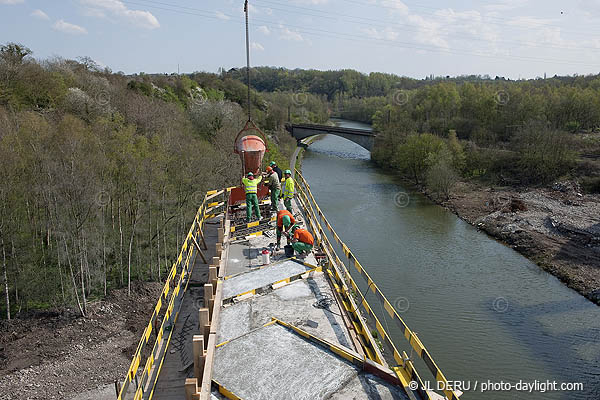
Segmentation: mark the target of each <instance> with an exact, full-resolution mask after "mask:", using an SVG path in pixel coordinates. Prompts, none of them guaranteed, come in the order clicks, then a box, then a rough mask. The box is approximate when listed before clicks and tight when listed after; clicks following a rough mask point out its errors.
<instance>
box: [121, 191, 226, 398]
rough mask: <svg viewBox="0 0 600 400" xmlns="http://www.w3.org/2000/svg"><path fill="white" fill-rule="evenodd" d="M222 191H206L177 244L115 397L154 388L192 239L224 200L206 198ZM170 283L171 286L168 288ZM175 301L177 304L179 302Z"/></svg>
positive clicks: (190, 255)
mask: <svg viewBox="0 0 600 400" xmlns="http://www.w3.org/2000/svg"><path fill="white" fill-rule="evenodd" d="M223 193H224V191H223V190H221V191H217V190H212V191H209V192H207V193H206V195H205V197H204V200H203V201H202V204H201V205H200V207H199V208H198V211H197V212H196V216H195V217H194V221H193V222H192V226H191V227H190V230H189V232H188V234H187V236H186V238H185V240H184V242H183V245H182V246H181V250H180V252H179V255H178V257H177V260H176V262H175V263H174V264H173V266H172V267H171V270H170V271H169V275H168V276H167V280H166V281H165V284H164V286H163V290H162V292H161V294H160V296H159V298H158V301H157V302H156V305H155V307H154V311H153V313H152V317H151V318H150V322H149V323H148V325H147V326H146V329H145V330H144V333H143V334H142V337H141V338H140V341H139V344H138V346H137V349H136V351H135V353H134V355H133V358H132V361H131V364H130V366H129V369H128V371H127V376H125V378H124V379H123V381H122V384H121V387H120V390H119V395H118V397H117V400H126V399H127V398H133V399H134V400H141V399H142V397H143V395H144V394H145V393H150V395H149V397H148V398H149V399H152V396H153V394H154V388H155V387H156V382H157V380H158V376H159V375H160V370H161V368H162V365H163V362H164V359H165V356H166V349H167V348H168V347H169V343H170V341H171V335H172V334H173V331H174V327H175V323H176V322H177V317H178V316H179V309H180V307H178V308H177V309H176V310H175V307H176V302H177V299H178V298H179V299H180V300H181V298H182V297H183V294H184V293H185V291H186V290H187V285H188V283H189V281H190V279H189V276H190V275H191V267H192V265H193V260H194V258H193V257H194V255H195V252H196V251H197V250H196V249H195V247H194V242H196V243H198V237H199V236H201V235H202V229H203V226H204V221H205V220H206V219H209V218H213V217H215V216H216V215H217V213H216V210H217V209H218V208H220V207H222V206H223V205H224V203H225V202H224V201H220V202H211V203H209V201H210V200H212V199H214V198H215V197H216V196H218V195H219V194H223ZM178 269H180V272H179V275H178V276H177V271H178ZM172 286H174V287H173V288H171V287H172ZM169 293H170V294H171V296H170V298H169V300H168V303H167V304H168V306H167V308H166V311H165V313H164V316H163V320H162V323H161V326H160V328H159V329H158V330H157V332H156V340H155V341H154V345H153V348H152V352H151V353H150V355H149V356H148V358H147V359H146V363H145V365H144V367H143V370H141V371H140V363H141V361H142V354H143V353H144V350H145V347H146V345H147V344H148V342H149V341H150V337H151V335H152V331H153V327H154V324H155V321H156V320H157V318H158V317H159V314H160V311H161V309H162V306H163V303H164V302H165V301H167V297H168V296H169ZM179 304H181V302H180V303H179ZM167 327H169V329H170V331H169V333H168V337H167V338H166V342H164V343H163V342H162V341H163V339H164V337H165V331H166V330H167ZM161 344H164V345H161ZM155 365H158V371H157V372H156V373H155V374H152V368H153V367H154V366H155ZM138 374H139V375H138ZM152 375H153V376H154V379H153V380H152V382H149V379H150V377H151V376H152ZM134 382H135V384H136V389H135V393H134V394H133V397H132V396H131V395H130V396H129V397H126V396H127V395H128V393H129V387H130V386H131V384H132V383H134Z"/></svg>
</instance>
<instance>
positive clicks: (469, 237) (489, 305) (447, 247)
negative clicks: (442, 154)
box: [302, 120, 600, 400]
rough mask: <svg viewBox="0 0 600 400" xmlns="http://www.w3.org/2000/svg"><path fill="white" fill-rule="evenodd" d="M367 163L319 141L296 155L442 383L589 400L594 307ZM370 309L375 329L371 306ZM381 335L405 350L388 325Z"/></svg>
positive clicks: (596, 379)
mask: <svg viewBox="0 0 600 400" xmlns="http://www.w3.org/2000/svg"><path fill="white" fill-rule="evenodd" d="M338 124H339V125H340V126H344V127H350V128H359V129H360V128H362V129H370V128H369V126H368V125H364V124H359V123H356V122H352V121H343V120H341V121H338ZM369 159H370V154H369V152H368V151H367V150H365V149H363V148H361V147H359V146H358V145H356V144H354V143H353V142H350V141H348V140H346V139H343V138H340V137H337V136H333V135H326V136H324V137H323V138H322V139H321V140H317V141H315V142H313V143H312V144H311V145H310V146H309V148H308V149H307V151H306V152H305V154H304V159H303V161H302V173H303V175H304V177H305V178H306V180H307V181H308V183H309V184H310V187H311V190H312V192H313V194H314V196H315V198H316V200H317V202H318V203H319V205H320V207H321V209H322V210H323V212H324V213H325V215H326V216H327V218H328V220H329V221H330V223H331V224H332V225H333V227H334V229H335V230H336V232H337V233H338V235H339V236H340V238H341V239H342V240H343V241H344V242H345V243H346V244H347V245H348V246H349V247H350V249H352V251H353V252H354V254H355V255H356V256H357V258H358V259H359V260H360V262H361V264H362V265H363V266H364V267H365V268H366V269H367V270H368V271H369V273H370V274H371V277H372V278H373V279H374V280H375V282H376V283H377V285H378V286H379V287H380V289H381V290H382V291H383V292H384V293H385V295H386V297H388V299H389V300H390V302H392V303H393V304H395V305H396V308H397V310H398V311H399V312H400V313H401V314H400V315H401V316H402V318H403V319H404V320H405V321H406V322H407V324H408V326H409V327H411V329H412V330H414V331H416V332H417V333H418V335H419V337H420V339H421V341H422V342H423V343H424V344H425V346H426V347H427V348H428V350H429V351H430V353H431V354H432V356H433V358H434V360H436V362H437V363H438V366H439V367H440V368H441V370H442V371H443V372H444V374H445V375H446V378H447V379H448V380H460V381H465V384H470V385H471V389H470V390H468V391H465V394H464V395H463V396H462V397H461V399H463V400H472V399H489V400H496V399H500V400H503V399H522V398H527V399H540V400H541V399H544V400H548V399H565V400H566V399H569V400H574V399H600V307H598V306H595V305H594V304H592V303H591V302H589V301H588V300H586V299H585V298H584V297H582V296H580V295H579V294H578V293H576V292H575V291H573V290H571V289H569V288H567V287H566V286H564V285H563V284H562V283H561V282H560V281H558V280H557V279H556V278H555V277H553V276H552V275H550V274H548V273H546V272H544V271H542V270H541V269H540V268H539V267H538V266H537V265H535V264H533V263H532V262H530V261H529V260H528V259H526V258H524V257H523V256H521V255H520V254H518V253H517V252H515V251H514V250H512V249H510V248H509V247H506V246H504V245H503V244H501V243H499V242H497V241H495V240H493V239H491V238H489V237H488V236H486V235H485V234H484V233H482V232H479V231H478V230H477V229H476V228H474V227H473V226H471V225H469V224H468V223H466V222H464V221H462V220H461V219H460V218H458V217H457V216H455V215H454V214H452V213H450V212H449V211H447V210H445V209H444V208H442V207H440V206H438V205H436V204H434V203H432V202H431V201H429V200H428V199H427V198H426V197H424V196H422V195H421V194H419V193H416V192H414V191H411V190H410V189H408V188H407V187H405V186H403V185H402V182H401V181H400V180H398V179H396V178H395V177H394V176H393V175H392V174H390V173H388V172H387V171H383V170H381V169H379V168H377V167H376V166H374V165H373V164H372V163H371V162H370V161H369ZM340 254H341V253H340ZM350 270H351V271H355V270H354V269H350ZM356 281H357V283H358V282H361V278H360V277H356ZM365 286H366V285H365ZM365 286H363V288H364V287H365ZM371 302H372V306H373V308H374V309H375V310H377V309H378V308H379V307H378V306H379V304H378V303H377V301H376V300H371ZM377 314H378V316H379V318H380V319H381V320H382V323H383V322H385V321H384V318H383V313H382V312H381V309H380V310H378V311H377ZM388 319H389V318H388ZM384 325H385V324H384ZM388 331H389V332H390V334H391V336H392V337H393V338H394V339H395V340H394V341H395V343H397V344H402V345H403V346H401V347H403V348H405V349H408V347H407V346H404V343H405V341H404V340H403V337H402V335H401V333H400V332H399V331H398V330H397V329H396V328H395V326H394V324H393V323H392V322H391V321H390V322H389V327H388ZM407 352H408V353H409V352H410V350H407ZM420 365H421V367H420V368H419V370H420V371H421V376H422V377H423V378H424V379H426V380H430V379H431V375H430V374H429V373H428V371H427V370H426V369H424V368H422V364H420ZM432 381H433V380H432ZM488 381H490V382H508V383H512V384H515V383H517V382H519V381H522V382H525V383H534V382H535V381H538V382H544V383H545V382H546V381H551V382H552V381H556V382H557V383H558V384H560V383H570V382H581V383H583V384H584V389H583V391H568V392H567V391H556V392H555V391H552V392H545V393H543V392H541V391H540V390H538V391H533V392H532V393H524V392H519V391H516V390H514V389H513V390H498V391H486V392H484V393H481V388H482V386H481V384H482V383H487V382H488ZM475 382H477V385H478V387H477V388H476V389H475V387H474V386H475ZM432 385H433V386H435V383H433V384H432Z"/></svg>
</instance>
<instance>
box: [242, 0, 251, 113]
mask: <svg viewBox="0 0 600 400" xmlns="http://www.w3.org/2000/svg"><path fill="white" fill-rule="evenodd" d="M244 13H245V14H246V83H247V85H248V121H251V120H252V115H251V113H250V33H249V30H248V0H246V1H245V2H244Z"/></svg>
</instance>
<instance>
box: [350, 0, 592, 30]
mask: <svg viewBox="0 0 600 400" xmlns="http://www.w3.org/2000/svg"><path fill="white" fill-rule="evenodd" d="M342 1H345V2H347V3H353V4H357V5H360V6H364V7H377V8H386V9H390V10H396V11H397V10H398V8H397V7H390V6H385V5H375V4H372V3H364V2H362V1H356V0H342ZM404 4H405V5H406V6H407V7H408V6H409V5H410V6H411V7H414V8H423V9H428V10H434V11H440V8H436V7H427V6H420V5H418V4H414V3H404ZM423 14H425V15H433V16H438V15H437V14H436V13H432V12H424V13H423ZM486 18H489V19H495V20H499V21H506V22H513V20H512V19H510V18H502V17H495V16H491V15H488V16H486ZM532 22H533V23H535V24H537V25H541V26H548V27H551V28H560V29H562V27H560V26H557V25H554V24H551V23H548V22H542V21H532ZM488 23H490V24H495V25H508V24H503V23H499V22H488ZM510 26H511V27H512V28H518V29H524V30H527V29H529V27H520V26H514V25H510ZM563 32H565V33H573V34H576V35H582V36H586V37H589V36H590V32H589V31H588V32H582V31H570V30H566V31H565V30H563ZM591 33H595V34H597V35H598V34H600V33H598V32H591Z"/></svg>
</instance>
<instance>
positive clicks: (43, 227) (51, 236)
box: [0, 43, 327, 318]
mask: <svg viewBox="0 0 600 400" xmlns="http://www.w3.org/2000/svg"><path fill="white" fill-rule="evenodd" d="M303 99H304V100H305V101H303V102H302V103H303V104H300V103H298V102H297V101H296V102H294V98H293V97H292V96H291V94H289V95H285V94H272V95H269V94H265V95H263V94H258V93H256V92H255V91H253V92H252V97H251V101H252V103H253V104H252V105H253V117H254V119H255V120H256V121H257V122H258V124H259V126H261V127H263V128H264V130H265V133H266V134H267V135H268V141H269V145H270V149H271V152H270V153H269V155H268V156H267V157H270V158H276V159H277V160H278V161H279V163H280V164H281V165H282V166H285V163H287V160H288V159H289V154H290V153H291V151H292V150H293V147H294V146H295V142H294V141H293V139H292V138H291V137H289V135H288V134H287V133H284V132H282V131H281V127H282V126H283V125H284V123H285V122H286V121H287V118H288V114H289V115H290V116H291V117H292V118H294V119H296V120H299V121H300V120H302V121H307V120H311V121H313V122H323V121H326V119H327V113H326V111H327V106H326V103H325V102H324V101H322V99H321V98H320V97H319V96H314V95H311V96H307V97H305V98H304V97H303ZM246 106H247V104H246V87H245V85H244V84H243V83H241V82H239V81H237V80H234V79H231V78H228V77H222V76H218V75H214V74H203V73H199V74H194V75H191V76H158V75H152V76H150V75H143V74H142V75H137V76H125V75H123V74H115V73H112V72H111V71H110V70H108V69H102V68H100V67H99V66H98V65H97V64H96V63H94V62H93V60H91V59H89V58H81V59H78V60H65V59H60V58H53V59H48V60H36V59H34V58H33V57H32V55H31V51H30V50H29V49H28V48H26V47H25V46H22V45H18V44H14V43H9V44H6V45H3V46H1V47H0V159H1V160H2V168H1V169H0V263H1V266H2V280H1V281H2V286H3V289H4V290H3V292H4V293H3V299H4V301H2V302H1V303H0V304H1V306H0V307H1V308H2V314H3V316H6V317H9V318H10V317H11V316H14V315H15V313H19V312H22V311H27V310H31V309H39V308H46V307H63V306H74V307H76V308H78V309H79V311H80V313H81V314H85V313H86V303H87V302H89V301H90V299H94V298H98V297H101V296H103V295H105V294H106V293H107V291H109V290H110V289H111V288H115V287H129V288H131V282H132V281H135V280H161V279H164V277H165V272H166V271H168V270H169V269H170V266H171V265H172V262H173V260H174V258H175V257H176V256H177V251H178V248H179V246H180V244H181V243H182V240H183V238H184V236H185V235H186V234H187V230H188V229H189V226H190V224H191V219H192V218H193V216H194V214H195V211H196V209H197V207H198V206H199V205H200V203H201V201H202V199H203V197H204V193H205V192H206V191H207V190H209V189H214V188H220V187H225V186H230V185H235V184H237V183H239V178H240V176H239V174H240V170H241V167H240V162H239V158H238V156H237V155H234V154H232V149H233V140H234V138H235V136H236V135H237V133H238V131H239V130H240V129H241V127H243V125H244V123H245V121H246V119H247V114H246V111H245V109H244V108H245V107H246ZM265 161H269V160H265Z"/></svg>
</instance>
